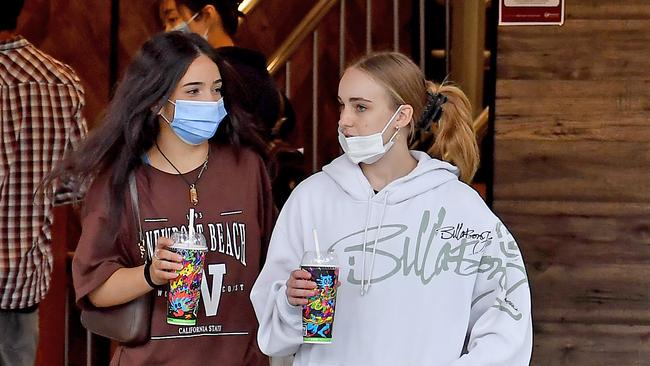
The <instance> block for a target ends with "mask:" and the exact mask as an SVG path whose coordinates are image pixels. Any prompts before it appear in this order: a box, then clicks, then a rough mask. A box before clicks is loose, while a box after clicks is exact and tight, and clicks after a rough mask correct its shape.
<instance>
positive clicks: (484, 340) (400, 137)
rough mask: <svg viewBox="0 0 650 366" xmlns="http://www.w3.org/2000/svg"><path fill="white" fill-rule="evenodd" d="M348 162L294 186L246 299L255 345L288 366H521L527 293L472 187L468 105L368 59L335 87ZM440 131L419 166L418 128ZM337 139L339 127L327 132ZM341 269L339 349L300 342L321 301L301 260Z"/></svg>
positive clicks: (413, 70)
mask: <svg viewBox="0 0 650 366" xmlns="http://www.w3.org/2000/svg"><path fill="white" fill-rule="evenodd" d="M338 94H339V103H340V109H341V112H340V119H339V122H338V131H339V142H340V144H341V147H342V149H343V151H344V152H345V154H344V155H343V156H340V157H339V158H337V159H335V160H334V161H333V162H332V163H331V164H329V165H327V166H325V167H324V168H323V171H322V172H319V173H317V174H314V175H313V176H311V177H309V178H307V179H306V180H305V181H304V182H303V183H301V184H300V185H299V186H298V187H297V188H296V189H295V190H294V191H293V193H292V194H291V197H289V200H288V201H287V203H286V204H285V206H284V208H283V209H282V212H281V213H280V216H279V218H278V222H277V224H276V226H275V228H274V230H273V235H272V238H271V244H270V247H269V252H268V256H267V260H266V263H265V265H264V268H263V269H262V272H261V273H260V276H259V278H258V279H257V281H256V282H255V286H254V287H253V291H252V293H251V300H252V301H253V306H254V308H255V312H256V315H257V317H258V320H259V322H260V329H259V335H258V341H259V344H260V348H261V349H262V351H263V352H264V353H266V354H268V355H271V356H282V355H288V354H293V353H296V358H295V361H294V365H299V366H300V365H374V366H381V365H418V366H420V365H454V366H461V365H468V366H469V365H472V366H477V365H509V366H523V365H528V363H529V361H530V355H531V350H532V323H531V301H530V290H529V286H528V280H527V276H526V271H525V268H524V262H523V259H522V256H521V253H520V252H519V249H518V247H517V244H516V243H515V240H514V239H513V237H512V235H511V234H510V233H509V232H508V230H507V229H506V227H505V226H504V225H503V223H501V221H500V220H499V218H498V217H496V216H495V215H494V214H493V213H492V212H491V211H490V209H489V208H488V207H487V206H486V205H485V203H484V202H483V200H482V199H481V197H480V196H479V195H478V194H477V193H476V192H475V191H474V190H473V189H472V188H470V187H469V186H468V185H467V184H466V182H469V181H470V180H471V178H472V176H473V174H474V173H475V171H476V169H477V166H478V147H477V145H476V140H475V136H474V133H473V131H472V127H471V122H472V120H471V114H470V110H471V109H470V105H469V102H468V100H467V98H466V96H465V95H464V94H463V92H462V91H461V90H460V89H458V88H457V87H454V86H450V85H442V86H440V85H435V84H433V83H432V82H429V81H427V80H425V78H424V75H423V74H422V72H421V71H420V69H419V68H418V67H417V66H416V65H415V64H414V63H413V62H412V61H411V60H410V59H409V58H408V57H406V56H404V55H402V54H399V53H379V54H373V55H369V56H366V57H365V58H363V59H361V60H360V61H358V62H357V63H355V64H353V65H352V66H350V67H349V68H348V69H347V70H346V72H345V73H344V75H343V77H342V78H341V81H340V83H339V92H338ZM423 121H431V122H433V124H434V135H435V144H434V146H433V148H432V150H431V153H432V155H433V156H434V158H431V157H429V155H427V154H426V153H423V152H418V151H409V150H408V138H409V136H410V134H411V133H412V131H413V126H414V124H415V123H426V122H423ZM332 128H333V127H332ZM312 229H317V231H318V233H319V234H320V235H319V239H320V240H319V241H320V247H321V249H322V250H328V251H329V250H331V251H334V252H335V253H336V254H337V256H338V258H339V263H340V264H341V267H340V272H339V279H340V281H341V285H340V287H339V288H338V295H337V299H336V313H335V315H334V325H333V343H332V344H329V345H326V346H323V345H319V344H303V343H302V326H301V305H304V304H306V303H307V297H309V296H312V295H314V294H315V292H314V288H316V283H315V282H313V281H312V280H311V278H310V274H309V272H306V271H303V270H299V269H298V268H299V266H300V260H301V255H302V253H303V252H304V251H307V250H310V251H313V250H314V249H315V245H314V240H313V239H312Z"/></svg>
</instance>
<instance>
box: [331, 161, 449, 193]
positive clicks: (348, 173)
mask: <svg viewBox="0 0 650 366" xmlns="http://www.w3.org/2000/svg"><path fill="white" fill-rule="evenodd" d="M411 156H413V157H414V158H415V159H416V160H417V161H418V164H417V166H416V167H415V169H413V170H412V171H411V172H410V173H409V174H407V175H405V176H403V177H401V178H398V179H396V180H394V181H392V182H391V183H389V184H388V185H387V186H386V187H384V189H382V190H381V192H385V193H384V195H381V194H377V195H375V194H374V191H373V189H372V186H371V185H370V182H368V179H367V178H366V176H365V175H363V172H362V171H361V167H359V165H358V164H354V163H353V162H352V161H350V159H348V158H347V156H345V154H344V155H341V156H339V157H338V158H336V159H335V160H334V161H332V162H331V163H330V164H328V165H326V166H324V167H323V172H324V173H325V174H326V175H327V176H329V177H330V178H331V179H332V180H333V181H334V182H336V184H337V185H338V186H339V187H340V188H341V189H342V190H343V191H344V192H345V193H346V194H348V195H349V196H350V198H351V199H353V200H354V201H364V202H365V201H368V200H369V199H370V200H371V201H374V200H381V201H384V200H385V201H386V204H388V205H394V204H398V203H400V202H402V201H405V200H408V199H410V198H413V197H415V196H418V195H420V194H422V193H424V192H427V191H430V190H432V189H435V188H437V187H439V186H440V185H442V184H444V183H447V182H449V181H453V180H457V179H458V174H459V171H458V168H456V167H455V166H453V165H452V164H449V163H447V162H444V161H440V160H438V159H433V158H431V157H430V156H429V155H427V154H426V153H424V152H421V151H415V150H412V151H411ZM381 192H380V193H381ZM373 196H377V197H373ZM379 196H382V197H379Z"/></svg>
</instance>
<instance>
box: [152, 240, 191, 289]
mask: <svg viewBox="0 0 650 366" xmlns="http://www.w3.org/2000/svg"><path fill="white" fill-rule="evenodd" d="M173 243H174V242H173V241H172V239H170V238H165V237H159V238H158V240H157V241H156V249H154V252H153V258H152V261H151V268H150V269H149V273H150V275H151V280H152V281H153V282H154V283H155V284H156V285H164V284H166V283H167V282H169V281H170V280H173V279H174V278H176V277H178V273H177V271H180V270H181V269H183V265H182V264H181V261H182V260H183V257H182V256H180V255H179V254H176V253H174V252H172V251H170V250H168V249H167V248H168V247H169V246H171V245H172V244H173Z"/></svg>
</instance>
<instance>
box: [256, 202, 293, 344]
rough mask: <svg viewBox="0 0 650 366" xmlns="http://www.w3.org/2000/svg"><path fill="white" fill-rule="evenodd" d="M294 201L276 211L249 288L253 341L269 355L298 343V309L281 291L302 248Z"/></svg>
mask: <svg viewBox="0 0 650 366" xmlns="http://www.w3.org/2000/svg"><path fill="white" fill-rule="evenodd" d="M292 198H295V197H292ZM295 201H296V200H295V199H294V200H292V199H291V198H290V199H289V201H287V203H286V204H285V206H284V208H283V209H282V212H281V213H280V216H279V218H278V222H277V224H276V226H275V229H274V230H273V234H272V236H271V242H270V245H269V251H268V254H267V258H266V263H265V264H264V267H263V268H262V272H261V273H260V275H259V277H258V278H257V281H256V282H255V285H254V286H253V289H252V291H251V301H252V303H253V308H254V309H255V314H256V315H257V319H258V321H259V331H258V334H257V340H258V343H259V346H260V349H261V350H262V352H264V353H265V354H266V355H269V356H273V357H281V356H288V355H291V354H294V353H296V352H297V351H298V347H299V346H300V345H301V344H302V320H301V319H302V318H301V308H300V306H293V305H291V304H289V301H288V299H287V295H286V292H285V291H286V288H287V286H286V282H287V280H288V279H289V274H290V273H291V271H293V270H295V269H298V268H299V267H300V260H301V256H302V253H303V251H304V250H303V248H304V246H303V240H302V238H303V236H302V234H301V233H302V231H303V230H302V228H301V221H300V217H299V215H298V212H297V211H298V210H297V208H296V202H295Z"/></svg>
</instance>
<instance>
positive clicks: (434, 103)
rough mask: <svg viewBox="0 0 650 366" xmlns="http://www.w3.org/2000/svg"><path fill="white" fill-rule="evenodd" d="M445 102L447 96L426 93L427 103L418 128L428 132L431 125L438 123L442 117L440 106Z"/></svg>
mask: <svg viewBox="0 0 650 366" xmlns="http://www.w3.org/2000/svg"><path fill="white" fill-rule="evenodd" d="M446 102H447V96H446V95H444V94H442V93H432V92H431V91H427V103H426V104H425V106H424V111H423V112H422V117H420V123H419V124H420V128H422V129H423V130H428V129H429V128H430V127H431V124H432V123H434V122H435V123H438V121H440V117H442V112H443V110H442V105H443V104H445V103H446Z"/></svg>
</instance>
